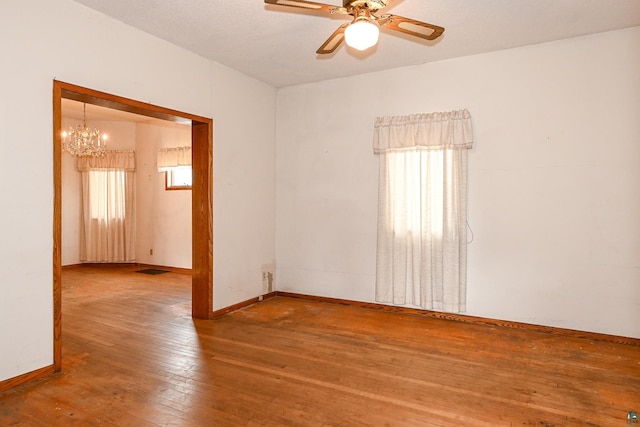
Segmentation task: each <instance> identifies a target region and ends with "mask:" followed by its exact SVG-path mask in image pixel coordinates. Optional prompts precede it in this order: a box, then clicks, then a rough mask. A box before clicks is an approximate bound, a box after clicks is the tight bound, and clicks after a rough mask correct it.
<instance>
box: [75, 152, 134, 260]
mask: <svg viewBox="0 0 640 427" xmlns="http://www.w3.org/2000/svg"><path fill="white" fill-rule="evenodd" d="M78 170H79V171H80V172H81V174H82V203H81V209H82V212H81V215H80V221H81V224H80V261H81V262H132V261H135V170H136V168H135V153H134V152H133V151H106V152H105V154H104V155H103V156H101V157H79V158H78Z"/></svg>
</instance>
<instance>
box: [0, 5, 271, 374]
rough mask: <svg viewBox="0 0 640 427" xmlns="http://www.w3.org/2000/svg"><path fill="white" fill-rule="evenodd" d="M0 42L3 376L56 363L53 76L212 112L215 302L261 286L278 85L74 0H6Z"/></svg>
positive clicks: (194, 111) (0, 326)
mask: <svg viewBox="0 0 640 427" xmlns="http://www.w3.org/2000/svg"><path fill="white" fill-rule="evenodd" d="M106 35H108V36H106ZM0 39H2V40H4V41H6V42H4V43H3V45H2V46H3V48H2V63H3V65H2V67H0V79H1V80H2V81H5V82H10V84H7V85H5V87H4V88H3V94H2V97H0V159H2V161H3V167H2V168H1V169H0V199H1V200H3V206H2V210H0V221H1V222H2V223H3V224H5V227H3V235H2V238H0V272H1V273H2V279H1V281H0V295H1V297H0V342H2V343H3V346H2V351H0V381H1V380H4V379H6V378H12V377H15V376H17V375H21V374H24V373H26V372H30V371H32V370H35V369H38V368H42V367H44V366H48V365H50V364H51V363H52V362H53V354H52V353H53V339H52V335H53V298H52V288H53V278H52V263H53V262H52V252H53V241H52V236H53V230H52V224H53V221H52V218H53V185H52V177H53V149H52V141H53V135H52V122H53V111H52V87H53V80H54V79H58V80H61V81H65V82H69V83H73V84H77V85H81V86H86V87H90V88H93V89H97V90H101V91H104V92H108V93H113V94H115V95H120V96H124V97H128V98H132V99H136V100H140V101H144V102H149V103H152V104H156V105H161V106H164V107H168V108H172V109H175V110H178V111H185V112H187V113H190V114H196V115H200V116H205V117H212V118H213V120H214V145H215V148H214V150H215V159H214V170H215V172H214V175H215V176H214V180H215V181H216V182H215V183H214V204H215V206H214V222H215V227H217V228H219V229H221V230H229V231H227V232H217V231H216V233H215V237H214V245H215V251H216V256H217V255H218V254H224V255H223V257H224V262H218V261H217V259H218V258H216V265H215V271H214V307H221V306H222V305H223V304H226V305H228V303H235V302H239V301H242V300H243V298H245V299H246V298H249V297H253V296H256V295H258V294H259V293H260V292H261V282H260V274H259V272H260V268H261V266H262V265H263V264H265V263H271V262H273V260H274V240H273V239H274V238H273V236H274V231H273V230H274V199H275V198H274V191H275V190H274V161H273V158H274V150H275V148H274V147H275V128H274V126H275V125H274V116H275V89H273V88H271V87H269V86H267V85H264V84H262V83H259V82H257V81H255V80H254V79H251V78H249V77H246V76H244V75H242V74H239V73H237V72H234V71H232V70H229V69H227V68H225V67H222V66H220V65H218V64H216V63H212V62H210V61H208V60H205V59H204V58H201V57H199V56H196V55H194V54H192V53H189V52H187V51H185V50H183V49H180V48H178V47H176V46H173V45H171V44H169V43H166V42H164V41H161V40H159V39H157V38H154V37H152V36H150V35H148V34H145V33H142V32H140V31H138V30H135V29H133V28H131V27H128V26H126V25H124V24H122V23H120V22H118V21H115V20H112V19H109V18H107V17H106V16H104V15H102V14H100V13H97V12H94V11H92V10H90V9H88V8H85V7H83V6H81V5H79V4H77V3H74V2H72V1H70V0H31V1H28V2H6V3H5V4H3V5H2V13H0ZM247 120H251V124H252V125H251V126H247ZM26 130H28V131H26ZM16 182H19V183H20V184H19V185H16V184H15V183H16ZM258 207H259V209H257V208H258ZM256 242H257V243H256ZM231 285H232V286H233V289H232V288H231V287H230V286H231ZM63 298H64V297H63ZM63 328H64V326H63Z"/></svg>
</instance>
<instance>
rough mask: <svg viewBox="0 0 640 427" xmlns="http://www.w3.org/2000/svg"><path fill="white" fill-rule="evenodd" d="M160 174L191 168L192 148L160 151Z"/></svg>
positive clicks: (171, 148)
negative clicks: (181, 168)
mask: <svg viewBox="0 0 640 427" xmlns="http://www.w3.org/2000/svg"><path fill="white" fill-rule="evenodd" d="M157 162H158V172H166V171H170V170H173V169H176V168H179V167H191V147H189V146H185V147H170V148H162V149H160V150H159V151H158V158H157Z"/></svg>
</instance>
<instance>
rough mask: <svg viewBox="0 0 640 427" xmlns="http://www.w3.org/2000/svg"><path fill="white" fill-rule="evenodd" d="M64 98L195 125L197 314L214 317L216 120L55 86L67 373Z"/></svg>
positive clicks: (57, 358)
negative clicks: (214, 159) (214, 122)
mask: <svg viewBox="0 0 640 427" xmlns="http://www.w3.org/2000/svg"><path fill="white" fill-rule="evenodd" d="M62 98H65V99H73V100H76V101H80V102H85V103H88V104H95V105H99V106H102V107H107V108H112V109H116V110H122V111H127V112H130V113H136V114H141V115H144V116H149V117H154V118H157V119H162V120H168V121H173V122H181V123H183V122H187V123H188V122H189V121H190V122H191V147H192V155H193V165H192V168H193V189H192V206H191V230H192V232H191V234H192V279H191V297H192V302H191V307H192V308H191V313H192V317H193V318H196V319H211V318H212V317H213V120H212V119H209V118H206V117H200V116H195V115H192V114H188V113H183V112H180V111H176V110H171V109H168V108H164V107H159V106H156V105H151V104H146V103H143V102H139V101H135V100H132V99H128V98H123V97H120V96H116V95H111V94H108V93H105V92H99V91H96V90H93V89H88V88H85V87H81V86H76V85H73V84H70V83H65V82H61V81H58V80H54V81H53V187H54V191H53V367H54V370H55V372H59V371H60V370H61V369H62V343H61V340H60V338H61V334H62Z"/></svg>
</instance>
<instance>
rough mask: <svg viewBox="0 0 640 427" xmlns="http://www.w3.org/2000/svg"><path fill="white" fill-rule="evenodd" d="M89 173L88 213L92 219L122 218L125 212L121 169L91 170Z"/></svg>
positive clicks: (123, 172)
mask: <svg viewBox="0 0 640 427" xmlns="http://www.w3.org/2000/svg"><path fill="white" fill-rule="evenodd" d="M87 173H88V175H89V196H90V197H89V215H90V217H91V218H92V219H101V220H103V221H109V220H113V219H120V220H123V219H124V218H125V212H126V209H125V208H126V206H125V205H126V197H125V195H124V194H125V174H126V172H125V171H123V170H91V171H88V172H87Z"/></svg>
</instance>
